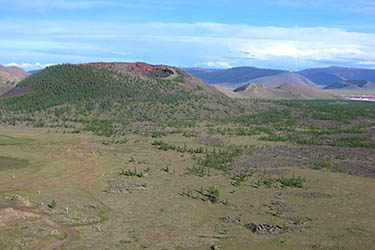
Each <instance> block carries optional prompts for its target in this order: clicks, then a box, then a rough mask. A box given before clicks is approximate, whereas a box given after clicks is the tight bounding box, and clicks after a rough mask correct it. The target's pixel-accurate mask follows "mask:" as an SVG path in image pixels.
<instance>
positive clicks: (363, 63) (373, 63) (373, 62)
mask: <svg viewBox="0 0 375 250" xmlns="http://www.w3.org/2000/svg"><path fill="white" fill-rule="evenodd" d="M358 64H360V65H375V61H364V62H359V63H358Z"/></svg>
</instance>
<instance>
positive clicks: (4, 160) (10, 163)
mask: <svg viewBox="0 0 375 250" xmlns="http://www.w3.org/2000/svg"><path fill="white" fill-rule="evenodd" d="M28 164H29V161H27V160H24V159H18V158H11V157H3V156H0V170H9V169H21V168H24V167H27V165H28Z"/></svg>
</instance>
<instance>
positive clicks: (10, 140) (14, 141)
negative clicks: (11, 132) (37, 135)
mask: <svg viewBox="0 0 375 250" xmlns="http://www.w3.org/2000/svg"><path fill="white" fill-rule="evenodd" d="M32 141H33V140H32V139H26V138H14V137H10V136H6V135H0V145H21V144H27V143H30V142H32Z"/></svg>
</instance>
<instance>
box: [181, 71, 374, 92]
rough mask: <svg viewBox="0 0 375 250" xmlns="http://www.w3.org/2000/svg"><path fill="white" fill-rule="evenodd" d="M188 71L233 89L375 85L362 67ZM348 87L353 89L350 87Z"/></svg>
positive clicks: (370, 75) (372, 76) (355, 87)
mask: <svg viewBox="0 0 375 250" xmlns="http://www.w3.org/2000/svg"><path fill="white" fill-rule="evenodd" d="M184 70H185V71H186V72H188V73H190V74H192V75H194V76H196V77H198V78H200V79H201V80H203V81H205V82H207V83H209V84H216V85H219V86H224V87H227V88H232V89H235V88H238V87H241V86H243V85H246V84H249V83H257V84H262V85H264V86H265V87H267V88H276V87H278V86H281V85H283V84H285V83H294V84H296V85H299V86H303V87H308V88H316V89H319V88H323V87H325V86H328V85H332V87H331V89H332V88H335V87H334V86H336V85H334V84H337V83H340V82H343V81H348V80H366V81H369V82H375V70H371V69H360V68H344V67H328V68H313V69H306V70H302V71H299V72H289V71H285V70H275V69H260V68H255V67H237V68H230V69H224V70H218V69H202V68H184ZM337 86H338V85H337ZM358 86H359V85H356V86H354V85H353V86H352V87H353V88H354V89H358ZM338 87H339V86H338ZM339 88H340V87H339ZM347 88H350V86H348V87H347Z"/></svg>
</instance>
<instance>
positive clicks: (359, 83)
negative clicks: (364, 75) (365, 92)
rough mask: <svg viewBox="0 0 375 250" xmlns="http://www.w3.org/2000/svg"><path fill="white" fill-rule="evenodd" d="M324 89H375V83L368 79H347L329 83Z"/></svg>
mask: <svg viewBox="0 0 375 250" xmlns="http://www.w3.org/2000/svg"><path fill="white" fill-rule="evenodd" d="M324 89H375V83H374V82H370V81H367V80H347V81H341V82H337V83H334V84H331V85H328V86H326V87H325V88H324Z"/></svg>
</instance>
